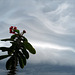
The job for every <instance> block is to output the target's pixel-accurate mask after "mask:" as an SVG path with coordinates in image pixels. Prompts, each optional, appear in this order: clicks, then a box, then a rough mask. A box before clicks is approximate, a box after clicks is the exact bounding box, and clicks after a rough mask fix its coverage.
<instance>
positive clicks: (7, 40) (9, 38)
mask: <svg viewBox="0 0 75 75" xmlns="http://www.w3.org/2000/svg"><path fill="white" fill-rule="evenodd" d="M1 41H12V40H11V39H10V38H8V39H1Z"/></svg>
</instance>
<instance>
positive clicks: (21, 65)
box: [18, 55, 24, 68]
mask: <svg viewBox="0 0 75 75" xmlns="http://www.w3.org/2000/svg"><path fill="white" fill-rule="evenodd" d="M18 58H19V64H20V67H21V68H24V63H23V59H22V58H21V57H20V56H19V55H18Z"/></svg>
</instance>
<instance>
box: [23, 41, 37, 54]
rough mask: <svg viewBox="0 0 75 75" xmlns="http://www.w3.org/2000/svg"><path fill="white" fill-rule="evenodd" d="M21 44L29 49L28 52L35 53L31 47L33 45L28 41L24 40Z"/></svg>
mask: <svg viewBox="0 0 75 75" xmlns="http://www.w3.org/2000/svg"><path fill="white" fill-rule="evenodd" d="M23 45H24V47H25V48H26V49H28V50H29V52H30V53H32V54H36V51H35V49H34V48H33V46H32V45H31V44H30V43H28V42H24V43H23Z"/></svg>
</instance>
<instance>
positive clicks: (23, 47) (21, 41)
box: [0, 26, 36, 70]
mask: <svg viewBox="0 0 75 75" xmlns="http://www.w3.org/2000/svg"><path fill="white" fill-rule="evenodd" d="M9 32H10V33H11V34H12V36H11V37H10V38H7V39H2V40H1V41H10V43H11V46H10V47H0V50H2V52H5V51H6V52H7V54H6V55H1V56H0V60H2V59H4V58H7V57H9V58H8V60H7V62H6V69H7V70H12V69H15V68H16V66H17V65H18V64H19V65H20V67H21V68H24V66H25V65H26V61H27V59H28V58H29V52H30V53H32V54H35V53H36V51H35V49H34V48H33V46H32V45H31V44H30V43H29V41H28V40H27V38H26V37H24V36H23V34H24V33H26V30H23V32H21V33H20V31H19V30H18V29H17V27H14V26H11V27H10V28H9Z"/></svg>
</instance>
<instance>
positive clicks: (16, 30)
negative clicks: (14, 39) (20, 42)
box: [9, 26, 26, 35]
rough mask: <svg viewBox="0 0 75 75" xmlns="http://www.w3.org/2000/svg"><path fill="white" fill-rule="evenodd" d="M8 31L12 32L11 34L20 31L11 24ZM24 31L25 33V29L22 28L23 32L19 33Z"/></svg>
mask: <svg viewBox="0 0 75 75" xmlns="http://www.w3.org/2000/svg"><path fill="white" fill-rule="evenodd" d="M9 32H10V33H12V34H16V33H18V34H19V33H20V32H19V30H18V29H17V27H13V26H11V27H10V28H9ZM24 33H26V31H25V30H23V32H22V33H21V35H23V34H24Z"/></svg>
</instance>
